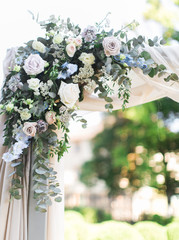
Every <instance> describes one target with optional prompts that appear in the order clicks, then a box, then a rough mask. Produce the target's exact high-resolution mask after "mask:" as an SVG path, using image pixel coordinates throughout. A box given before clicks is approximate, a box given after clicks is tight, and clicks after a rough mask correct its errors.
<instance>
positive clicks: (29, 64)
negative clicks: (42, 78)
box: [23, 54, 45, 75]
mask: <svg viewBox="0 0 179 240" xmlns="http://www.w3.org/2000/svg"><path fill="white" fill-rule="evenodd" d="M44 66H45V61H44V60H43V59H42V58H41V57H40V56H39V54H30V55H29V56H28V58H27V59H26V60H25V62H24V66H23V68H24V70H25V72H26V73H27V75H37V74H39V73H41V72H43V71H44Z"/></svg>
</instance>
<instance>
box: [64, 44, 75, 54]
mask: <svg viewBox="0 0 179 240" xmlns="http://www.w3.org/2000/svg"><path fill="white" fill-rule="evenodd" d="M66 52H67V54H68V56H69V57H73V56H74V54H75V52H76V46H75V44H74V43H69V44H68V45H67V46H66Z"/></svg>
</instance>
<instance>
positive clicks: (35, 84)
mask: <svg viewBox="0 0 179 240" xmlns="http://www.w3.org/2000/svg"><path fill="white" fill-rule="evenodd" d="M27 83H28V85H29V88H30V89H32V90H34V91H37V90H38V89H39V87H40V80H39V79H38V78H31V79H29V80H27Z"/></svg>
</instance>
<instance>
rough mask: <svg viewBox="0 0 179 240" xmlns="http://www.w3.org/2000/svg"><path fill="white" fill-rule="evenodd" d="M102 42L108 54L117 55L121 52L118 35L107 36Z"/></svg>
mask: <svg viewBox="0 0 179 240" xmlns="http://www.w3.org/2000/svg"><path fill="white" fill-rule="evenodd" d="M102 44H103V47H104V52H105V54H106V56H108V57H109V56H115V55H117V54H119V53H120V48H121V43H120V41H119V40H118V39H117V38H116V37H113V36H112V37H105V38H104V40H103V43H102Z"/></svg>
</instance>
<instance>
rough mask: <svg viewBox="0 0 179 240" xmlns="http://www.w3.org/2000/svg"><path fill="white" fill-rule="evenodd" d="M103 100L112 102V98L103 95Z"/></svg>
mask: <svg viewBox="0 0 179 240" xmlns="http://www.w3.org/2000/svg"><path fill="white" fill-rule="evenodd" d="M105 101H106V102H112V101H113V100H112V98H110V97H105Z"/></svg>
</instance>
